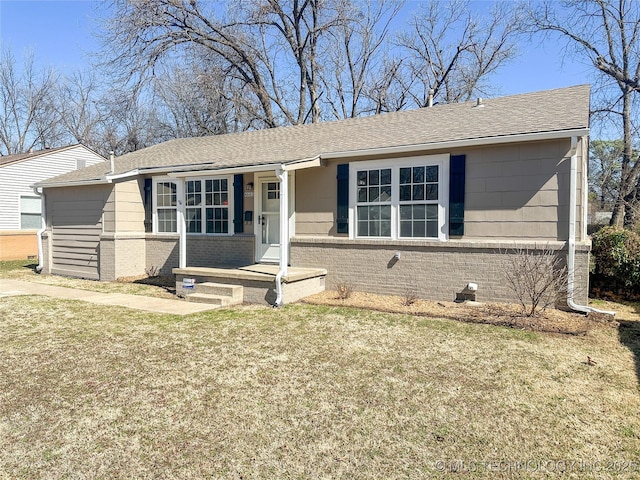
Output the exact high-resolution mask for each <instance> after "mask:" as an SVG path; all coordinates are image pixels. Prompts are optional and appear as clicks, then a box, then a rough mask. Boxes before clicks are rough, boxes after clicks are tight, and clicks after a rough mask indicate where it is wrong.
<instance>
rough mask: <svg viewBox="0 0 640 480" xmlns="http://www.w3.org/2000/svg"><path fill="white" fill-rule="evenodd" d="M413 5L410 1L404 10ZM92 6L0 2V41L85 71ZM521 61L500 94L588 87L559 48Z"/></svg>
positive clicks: (536, 51) (579, 67)
mask: <svg viewBox="0 0 640 480" xmlns="http://www.w3.org/2000/svg"><path fill="white" fill-rule="evenodd" d="M416 5H417V3H415V1H414V2H409V5H408V7H409V8H411V7H413V6H416ZM95 8H96V2H92V1H89V0H70V1H60V0H0V40H1V41H2V43H3V44H8V45H10V46H11V48H12V50H13V53H14V55H16V56H17V57H20V56H21V55H22V54H24V53H25V52H27V51H30V50H32V51H33V53H34V55H35V58H36V61H37V63H38V64H39V65H42V66H51V67H53V68H54V69H55V70H56V71H57V72H58V73H62V74H66V73H71V72H74V71H77V70H84V69H88V68H89V66H90V64H91V61H92V57H91V52H94V51H96V50H97V48H98V44H97V41H96V40H95V38H94V36H93V33H94V32H95V31H96V30H98V28H97V23H96V18H97V13H96V11H95ZM520 50H521V54H520V56H519V57H518V58H517V59H516V60H515V61H513V62H511V63H510V64H509V65H508V66H507V67H505V68H503V69H501V70H500V71H499V72H498V74H496V75H495V76H494V77H493V78H492V83H493V84H494V86H495V89H496V92H498V93H499V94H502V95H508V94H514V93H523V92H530V91H536V90H546V89H550V88H558V87H565V86H569V85H577V84H582V83H589V81H590V78H591V77H590V75H591V72H592V70H591V68H590V67H589V66H588V65H585V64H584V63H581V62H579V61H573V60H572V59H571V58H568V57H566V56H563V53H562V49H561V45H558V44H557V43H554V42H547V43H546V44H545V45H544V46H540V45H538V44H537V43H536V44H532V45H522V46H521V48H520Z"/></svg>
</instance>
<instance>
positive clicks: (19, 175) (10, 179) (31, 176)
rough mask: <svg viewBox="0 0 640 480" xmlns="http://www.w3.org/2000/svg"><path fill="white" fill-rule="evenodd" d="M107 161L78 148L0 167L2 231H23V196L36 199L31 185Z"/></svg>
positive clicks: (80, 147) (0, 223) (0, 217)
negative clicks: (21, 213) (21, 228)
mask: <svg viewBox="0 0 640 480" xmlns="http://www.w3.org/2000/svg"><path fill="white" fill-rule="evenodd" d="M103 161H104V159H103V158H102V157H100V156H99V155H97V154H96V153H93V152H92V151H91V150H89V149H87V148H85V147H83V146H82V145H78V146H75V147H72V148H68V149H65V150H60V151H55V152H52V153H50V154H43V155H38V156H37V157H35V158H32V159H27V160H22V161H19V162H16V163H12V164H9V165H5V166H0V185H1V187H0V230H19V229H20V196H21V195H28V196H33V195H34V193H33V190H32V189H31V187H30V186H31V185H33V184H34V183H37V182H40V181H42V180H46V179H48V178H51V177H55V176H57V175H62V174H63V173H67V172H71V171H73V170H76V169H77V167H78V165H80V166H82V165H84V166H89V165H94V164H96V163H99V162H103Z"/></svg>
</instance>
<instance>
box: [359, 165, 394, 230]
mask: <svg viewBox="0 0 640 480" xmlns="http://www.w3.org/2000/svg"><path fill="white" fill-rule="evenodd" d="M356 180H357V196H358V198H357V200H358V208H357V210H356V215H357V220H356V222H357V234H358V236H359V237H391V205H390V204H391V169H390V168H383V169H371V170H360V171H358V172H357V174H356ZM363 204H364V205H363Z"/></svg>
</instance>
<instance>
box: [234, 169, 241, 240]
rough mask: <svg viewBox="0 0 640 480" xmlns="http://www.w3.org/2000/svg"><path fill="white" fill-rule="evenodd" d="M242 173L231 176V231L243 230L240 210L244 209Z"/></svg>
mask: <svg viewBox="0 0 640 480" xmlns="http://www.w3.org/2000/svg"><path fill="white" fill-rule="evenodd" d="M243 180H244V175H243V174H241V173H239V174H238V175H234V176H233V232H234V233H242V232H244V221H243V218H242V212H243V211H244V191H243V189H244V185H243V183H244V182H243Z"/></svg>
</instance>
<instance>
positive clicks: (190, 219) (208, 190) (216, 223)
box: [185, 177, 231, 235]
mask: <svg viewBox="0 0 640 480" xmlns="http://www.w3.org/2000/svg"><path fill="white" fill-rule="evenodd" d="M230 185H231V181H230V180H229V178H226V177H225V178H203V179H198V180H187V182H186V185H185V188H186V194H185V216H186V218H185V220H186V224H187V233H201V234H202V233H204V234H222V235H226V234H228V233H229V209H230V208H231V205H230V201H231V197H230V195H229V186H230Z"/></svg>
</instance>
